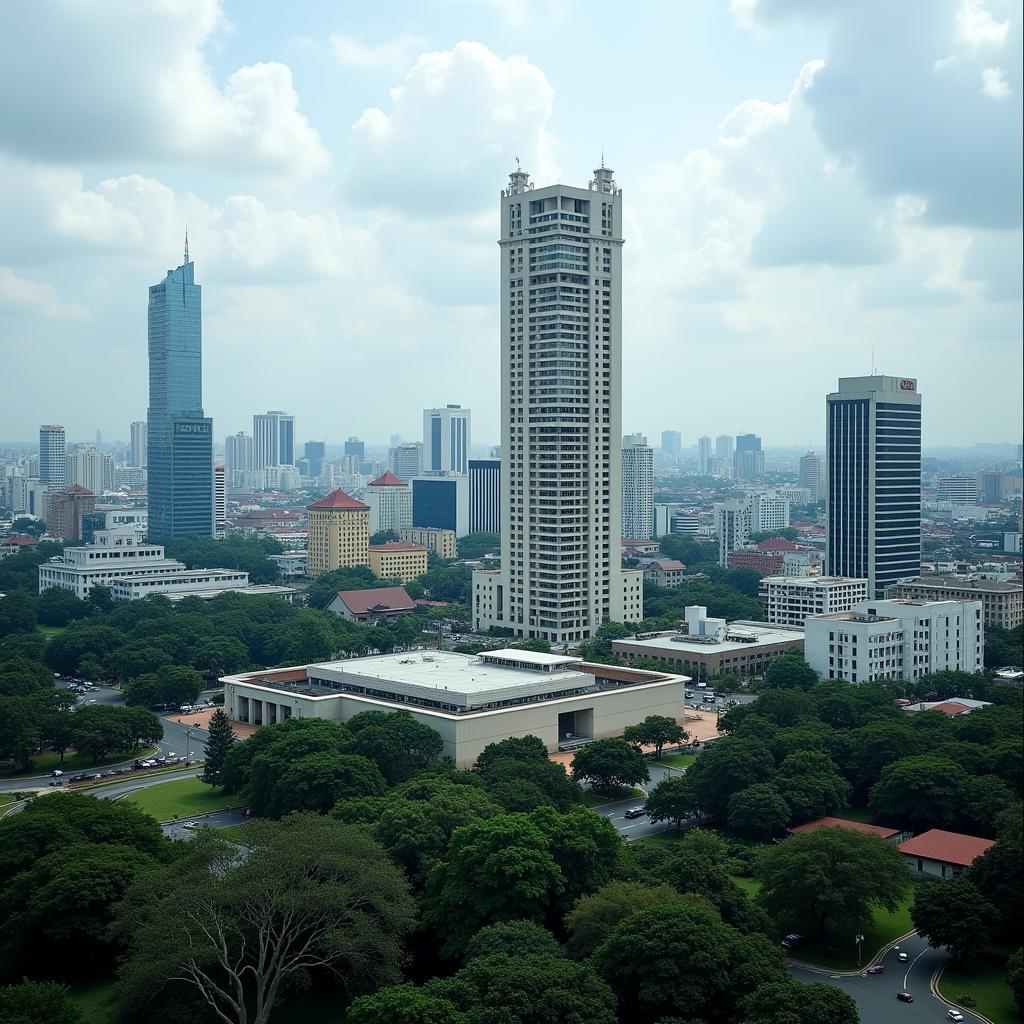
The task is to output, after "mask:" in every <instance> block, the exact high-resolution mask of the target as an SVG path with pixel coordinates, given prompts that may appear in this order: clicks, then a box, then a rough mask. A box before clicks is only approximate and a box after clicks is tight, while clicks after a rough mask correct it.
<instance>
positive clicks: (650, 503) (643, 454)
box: [622, 434, 654, 540]
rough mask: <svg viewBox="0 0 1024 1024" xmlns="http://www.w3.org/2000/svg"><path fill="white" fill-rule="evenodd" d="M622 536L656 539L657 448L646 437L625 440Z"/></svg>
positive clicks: (639, 436)
mask: <svg viewBox="0 0 1024 1024" xmlns="http://www.w3.org/2000/svg"><path fill="white" fill-rule="evenodd" d="M622 536H623V537H625V538H628V539H630V540H650V539H651V538H652V537H653V536H654V449H653V448H651V447H650V446H649V445H648V444H647V438H646V437H644V435H643V434H627V435H626V436H625V437H624V438H623V439H622Z"/></svg>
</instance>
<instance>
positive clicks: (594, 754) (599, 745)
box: [572, 739, 648, 794]
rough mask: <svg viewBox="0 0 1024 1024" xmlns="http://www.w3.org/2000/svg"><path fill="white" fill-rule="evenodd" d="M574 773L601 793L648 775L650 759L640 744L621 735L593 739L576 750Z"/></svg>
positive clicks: (629, 783)
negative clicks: (616, 737)
mask: <svg viewBox="0 0 1024 1024" xmlns="http://www.w3.org/2000/svg"><path fill="white" fill-rule="evenodd" d="M572 777H573V778H574V779H576V780H577V781H578V782H589V783H590V784H591V786H593V787H594V789H595V790H597V792H599V793H608V794H611V793H614V792H615V791H616V790H619V789H622V788H624V787H626V786H635V785H636V784H637V783H638V782H645V781H646V780H647V778H648V772H647V762H646V761H645V760H644V756H643V754H641V753H640V751H639V750H637V749H636V747H634V746H632V745H631V744H629V743H627V742H626V741H625V740H620V739H604V740H593V741H592V742H590V743H588V744H587V745H586V746H584V747H581V748H580V749H579V750H577V751H576V754H575V756H574V757H573V760H572Z"/></svg>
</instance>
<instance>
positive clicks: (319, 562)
mask: <svg viewBox="0 0 1024 1024" xmlns="http://www.w3.org/2000/svg"><path fill="white" fill-rule="evenodd" d="M306 512H307V514H308V517H309V554H308V561H307V568H306V572H307V574H308V575H310V576H319V575H320V574H321V573H325V572H331V571H332V570H333V569H347V568H349V567H350V566H353V565H368V564H369V561H368V558H367V548H369V546H370V506H369V505H364V504H363V503H362V502H361V501H356V499H355V498H353V497H352V496H351V495H350V494H346V493H345V492H344V491H343V490H341V488H338V490H336V491H332V492H331V493H330V494H328V495H326V496H325V497H323V498H321V499H320V500H319V501H314V502H313V503H312V504H311V505H307V506H306Z"/></svg>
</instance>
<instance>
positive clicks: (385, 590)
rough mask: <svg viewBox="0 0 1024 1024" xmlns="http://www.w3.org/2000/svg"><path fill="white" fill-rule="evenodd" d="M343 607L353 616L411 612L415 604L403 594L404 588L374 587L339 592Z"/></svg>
mask: <svg viewBox="0 0 1024 1024" xmlns="http://www.w3.org/2000/svg"><path fill="white" fill-rule="evenodd" d="M338 597H340V598H341V600H342V602H343V603H344V605H345V607H346V608H348V610H349V611H350V612H351V613H352V614H353V615H365V614H366V613H367V612H370V611H375V610H376V611H380V612H411V611H415V609H416V602H415V601H414V600H413V599H412V598H411V597H410V596H409V595H408V594H407V593H406V592H405V587H374V588H371V589H370V590H339V591H338Z"/></svg>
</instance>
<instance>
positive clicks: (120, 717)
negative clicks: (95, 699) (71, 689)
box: [72, 704, 132, 764]
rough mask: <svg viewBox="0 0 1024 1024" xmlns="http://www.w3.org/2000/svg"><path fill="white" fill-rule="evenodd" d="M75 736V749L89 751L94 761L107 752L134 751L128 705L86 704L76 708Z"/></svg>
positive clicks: (73, 732) (81, 751) (94, 762)
mask: <svg viewBox="0 0 1024 1024" xmlns="http://www.w3.org/2000/svg"><path fill="white" fill-rule="evenodd" d="M72 735H73V737H74V743H73V745H74V748H75V750H77V751H78V752H79V753H82V754H88V755H89V756H90V757H91V758H92V763H93V764H96V763H97V762H98V761H99V760H100V759H101V758H103V757H106V756H107V754H113V753H117V752H119V751H128V750H131V747H132V731H131V727H130V726H129V724H128V715H127V708H119V707H116V706H115V705H113V704H87V705H83V706H81V707H79V708H77V709H76V710H75V720H74V729H73V730H72Z"/></svg>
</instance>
